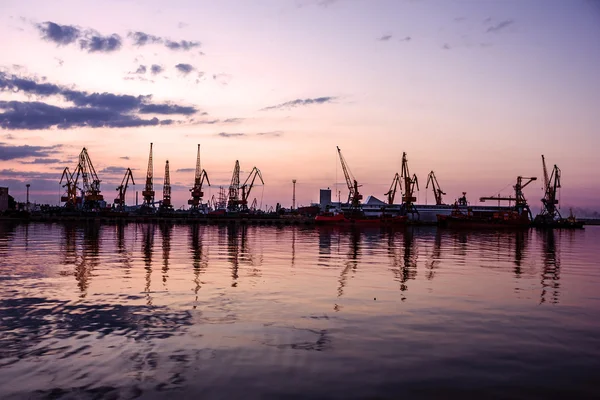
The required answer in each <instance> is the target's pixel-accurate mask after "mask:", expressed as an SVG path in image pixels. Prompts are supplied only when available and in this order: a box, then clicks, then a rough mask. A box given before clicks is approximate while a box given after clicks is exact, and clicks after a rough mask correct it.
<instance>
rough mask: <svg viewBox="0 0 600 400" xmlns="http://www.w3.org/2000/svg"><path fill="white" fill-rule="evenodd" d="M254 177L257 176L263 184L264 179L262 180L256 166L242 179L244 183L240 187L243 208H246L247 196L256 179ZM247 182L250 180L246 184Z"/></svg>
mask: <svg viewBox="0 0 600 400" xmlns="http://www.w3.org/2000/svg"><path fill="white" fill-rule="evenodd" d="M256 177H258V178H259V179H260V183H262V184H263V185H264V184H265V181H263V178H262V174H261V172H260V170H259V169H258V168H256V167H254V168H252V171H250V175H248V177H247V178H246V180H245V181H244V184H243V185H242V187H241V189H242V209H243V210H247V209H248V197H250V192H251V191H252V188H253V187H254V181H255V180H256ZM251 178H252V179H251ZM248 182H250V184H248Z"/></svg>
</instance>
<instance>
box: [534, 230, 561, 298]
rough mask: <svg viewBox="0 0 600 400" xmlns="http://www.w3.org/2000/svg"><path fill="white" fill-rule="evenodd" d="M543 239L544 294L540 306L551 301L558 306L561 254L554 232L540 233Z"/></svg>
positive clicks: (542, 283)
mask: <svg viewBox="0 0 600 400" xmlns="http://www.w3.org/2000/svg"><path fill="white" fill-rule="evenodd" d="M539 235H540V236H541V238H542V252H543V253H542V254H543V259H544V260H543V267H542V276H541V285H542V292H541V295H540V304H541V303H545V302H546V301H549V302H550V303H551V304H558V302H559V292H560V282H559V281H560V252H559V251H558V250H557V246H556V237H555V233H554V230H552V229H545V230H542V231H540V232H539Z"/></svg>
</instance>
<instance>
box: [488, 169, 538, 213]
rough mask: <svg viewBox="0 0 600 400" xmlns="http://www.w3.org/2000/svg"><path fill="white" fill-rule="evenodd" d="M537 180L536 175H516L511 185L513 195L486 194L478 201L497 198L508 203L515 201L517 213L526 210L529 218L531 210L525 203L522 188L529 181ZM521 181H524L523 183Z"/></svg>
mask: <svg viewBox="0 0 600 400" xmlns="http://www.w3.org/2000/svg"><path fill="white" fill-rule="evenodd" d="M535 180H537V178H536V177H523V176H518V177H517V183H516V184H515V185H514V186H513V188H514V190H515V196H514V197H512V196H487V197H480V198H479V201H481V202H485V201H486V200H498V202H500V201H508V202H509V205H510V203H511V202H513V201H514V202H515V208H516V209H517V211H518V213H519V214H523V212H524V211H527V213H528V214H529V217H530V218H531V210H530V209H529V205H528V204H527V199H525V195H524V194H523V189H524V188H525V187H526V186H527V185H529V184H530V183H531V182H533V181H535ZM523 181H525V182H524V183H523Z"/></svg>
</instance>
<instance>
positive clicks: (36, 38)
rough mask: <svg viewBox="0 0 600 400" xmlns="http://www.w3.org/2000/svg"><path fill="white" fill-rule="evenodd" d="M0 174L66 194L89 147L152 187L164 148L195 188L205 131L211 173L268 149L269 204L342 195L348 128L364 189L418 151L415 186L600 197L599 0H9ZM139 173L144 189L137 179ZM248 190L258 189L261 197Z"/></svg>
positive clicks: (225, 172)
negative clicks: (327, 192)
mask: <svg viewBox="0 0 600 400" xmlns="http://www.w3.org/2000/svg"><path fill="white" fill-rule="evenodd" d="M0 53H1V54H3V57H2V60H1V61H0V186H8V187H9V190H10V193H11V194H12V195H13V196H15V197H16V198H17V199H19V200H24V193H25V184H26V183H30V184H31V201H36V202H41V203H50V204H58V201H59V197H60V194H61V190H62V189H61V187H60V185H59V180H60V177H61V173H62V170H63V169H64V168H65V167H66V166H68V167H69V168H70V169H71V170H73V169H74V167H75V166H76V164H77V157H78V155H79V153H80V152H81V149H82V148H83V147H86V148H87V150H88V152H89V155H90V158H91V160H92V162H93V164H94V166H95V168H96V171H97V172H98V175H99V176H100V179H101V180H102V182H101V189H102V193H103V194H104V195H105V198H106V199H107V200H108V201H109V202H111V201H112V199H113V198H114V197H115V196H113V195H116V190H115V188H116V187H117V186H118V185H119V183H120V182H121V179H122V177H123V175H124V172H125V169H126V168H128V167H129V168H131V169H132V170H133V175H134V178H135V183H136V185H135V187H131V188H130V189H129V194H128V196H127V202H128V203H129V204H132V203H134V201H135V200H134V191H135V190H137V191H140V192H141V191H142V190H143V186H144V183H145V175H146V168H147V164H148V152H149V147H150V143H151V142H152V143H154V176H155V180H154V188H155V191H156V193H157V198H160V196H162V184H163V177H164V165H165V161H166V160H169V164H170V168H171V170H170V175H171V184H172V186H173V203H174V206H175V207H177V208H179V207H181V206H183V205H184V204H187V200H188V198H189V188H191V186H192V185H193V179H194V167H195V163H196V149H197V145H198V144H200V145H201V154H202V156H201V162H202V168H204V169H206V171H207V173H208V176H209V178H210V182H211V184H212V186H211V188H210V189H208V188H207V189H208V190H205V193H206V194H205V200H208V199H209V198H210V197H211V196H212V195H217V194H218V187H219V186H228V185H229V182H230V180H231V174H232V171H233V167H234V164H235V161H236V160H239V162H240V166H241V170H242V174H241V175H242V176H241V179H242V180H244V179H245V178H246V176H247V175H248V173H249V172H250V171H251V169H252V168H253V167H254V166H256V167H257V168H259V169H260V170H261V172H262V175H263V178H264V182H265V185H264V186H256V187H255V188H254V189H253V192H252V194H251V198H254V197H256V198H257V202H258V203H259V205H262V208H265V207H269V206H274V205H275V204H276V203H277V202H279V203H281V204H282V205H283V206H285V207H289V206H290V205H291V202H292V179H296V180H297V184H296V204H297V205H308V204H310V203H311V202H312V201H318V198H319V189H320V188H326V187H330V188H332V189H334V191H335V190H336V188H337V190H338V191H339V192H341V194H340V196H341V198H342V199H345V198H346V197H347V189H346V185H345V182H344V178H343V175H342V171H341V167H340V163H339V158H338V154H337V150H336V146H339V147H340V148H341V150H342V153H343V155H344V158H345V159H346V161H347V163H348V165H349V167H350V169H351V171H352V173H353V175H354V176H355V177H356V179H357V180H358V182H359V184H361V185H362V186H361V188H360V190H361V192H362V193H364V195H365V198H366V196H368V195H374V196H376V197H378V198H380V199H384V198H385V196H384V195H383V194H384V193H385V192H387V190H388V189H389V186H390V184H391V182H392V179H393V177H394V174H395V173H396V172H400V169H401V160H402V154H403V152H406V153H407V158H408V162H409V168H410V172H411V174H413V173H414V174H416V175H417V176H418V179H419V184H420V190H419V192H418V195H417V197H418V202H419V203H429V204H431V203H432V202H434V197H433V193H432V192H431V188H429V189H425V184H426V180H427V174H428V173H429V172H430V171H432V170H433V171H435V174H436V176H437V179H438V181H439V183H440V185H441V188H442V189H443V190H444V191H445V192H446V196H445V198H444V200H445V202H447V203H453V202H454V200H455V199H457V198H458V197H459V196H460V195H461V193H462V192H463V191H466V192H467V197H468V198H469V200H470V201H471V202H472V203H473V204H476V203H477V199H478V198H479V197H481V196H489V195H494V194H499V193H500V194H503V195H509V194H511V192H512V185H513V184H514V182H515V181H516V177H517V176H518V175H522V176H536V177H538V178H539V179H538V181H536V182H534V183H532V184H531V185H530V186H528V187H527V188H526V190H525V195H526V197H527V198H528V199H529V202H530V204H532V205H534V206H535V205H537V204H538V203H539V199H540V198H541V197H542V196H543V191H542V179H541V177H542V164H541V155H542V154H544V155H545V157H546V161H547V163H548V165H549V168H551V167H552V166H553V165H554V164H557V165H558V166H559V167H560V169H561V170H562V189H561V203H562V205H563V207H568V206H575V207H581V208H587V209H593V210H600V201H599V200H598V199H599V198H600V172H599V171H600V157H598V154H597V152H598V149H599V147H600V135H599V133H600V132H598V130H599V126H600V124H599V123H598V122H599V121H600V119H599V117H598V110H599V108H598V105H599V104H600V78H599V73H598V71H599V70H600V1H597V0H524V1H523V0H512V1H511V0H496V1H491V0H490V1H486V0H480V1H466V0H464V1H458V0H439V1H435V0H389V1H387V0H247V1H242V0H238V1H233V0H223V1H219V2H215V1H198V0H195V1H173V2H164V1H137V0H127V1H121V0H119V1H117V0H114V1H110V0H105V1H89V2H80V1H55V2H47V1H28V2H22V1H17V0H15V1H13V0H3V1H2V2H0ZM134 188H135V189H134ZM250 200H252V199H250Z"/></svg>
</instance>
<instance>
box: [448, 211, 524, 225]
mask: <svg viewBox="0 0 600 400" xmlns="http://www.w3.org/2000/svg"><path fill="white" fill-rule="evenodd" d="M437 221H438V225H439V226H441V227H445V228H458V229H461V228H462V229H467V228H468V229H481V228H484V229H485V228H489V229H506V228H508V229H515V228H517V229H519V228H529V226H530V225H531V219H530V218H529V210H527V209H521V210H519V209H516V208H512V209H509V210H503V211H494V212H489V211H485V212H474V211H473V210H472V209H470V208H469V209H468V210H467V212H466V213H465V212H463V211H462V210H460V209H458V208H456V209H454V210H452V212H451V214H450V215H440V214H438V216H437Z"/></svg>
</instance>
